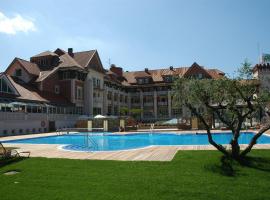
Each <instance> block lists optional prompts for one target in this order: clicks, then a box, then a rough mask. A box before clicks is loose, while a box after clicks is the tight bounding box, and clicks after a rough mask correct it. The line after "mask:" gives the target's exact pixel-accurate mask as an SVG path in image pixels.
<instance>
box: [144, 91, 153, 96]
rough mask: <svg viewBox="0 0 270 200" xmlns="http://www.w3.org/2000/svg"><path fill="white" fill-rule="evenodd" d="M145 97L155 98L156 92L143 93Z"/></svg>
mask: <svg viewBox="0 0 270 200" xmlns="http://www.w3.org/2000/svg"><path fill="white" fill-rule="evenodd" d="M143 95H144V96H153V95H154V92H143Z"/></svg>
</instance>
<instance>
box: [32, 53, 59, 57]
mask: <svg viewBox="0 0 270 200" xmlns="http://www.w3.org/2000/svg"><path fill="white" fill-rule="evenodd" d="M43 56H58V55H57V54H56V53H54V52H51V51H44V52H41V53H39V54H37V55H35V56H32V57H31V58H37V57H43Z"/></svg>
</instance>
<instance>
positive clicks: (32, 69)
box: [6, 57, 40, 76]
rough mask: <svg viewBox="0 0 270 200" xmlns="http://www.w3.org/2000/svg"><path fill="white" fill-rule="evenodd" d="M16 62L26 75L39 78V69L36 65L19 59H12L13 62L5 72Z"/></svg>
mask: <svg viewBox="0 0 270 200" xmlns="http://www.w3.org/2000/svg"><path fill="white" fill-rule="evenodd" d="M16 62H18V63H19V65H20V66H22V67H23V68H24V69H25V70H26V72H27V73H28V74H31V75H33V76H39V73H40V69H39V67H38V65H37V64H35V63H31V62H29V61H27V60H24V59H21V58H17V57H16V58H14V60H13V61H12V62H11V64H10V65H9V66H8V68H7V69H6V71H8V69H9V68H10V67H11V66H12V65H13V64H14V63H16Z"/></svg>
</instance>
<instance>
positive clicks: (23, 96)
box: [7, 75, 71, 104]
mask: <svg viewBox="0 0 270 200" xmlns="http://www.w3.org/2000/svg"><path fill="white" fill-rule="evenodd" d="M7 78H8V79H9V81H10V82H11V83H12V85H13V87H14V88H15V89H16V91H18V94H19V96H18V97H16V99H19V100H28V101H38V102H45V103H61V104H71V102H69V101H68V100H67V99H66V98H65V97H63V96H61V95H57V94H54V93H50V92H44V91H39V90H38V89H37V88H36V87H34V86H33V85H31V84H28V83H24V82H22V81H20V80H19V79H17V78H16V77H11V76H9V75H7Z"/></svg>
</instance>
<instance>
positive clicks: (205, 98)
mask: <svg viewBox="0 0 270 200" xmlns="http://www.w3.org/2000/svg"><path fill="white" fill-rule="evenodd" d="M251 75H252V70H251V65H250V63H248V61H245V62H244V63H243V64H242V67H241V68H240V69H239V70H238V76H237V78H235V79H228V78H221V79H217V80H216V79H186V78H179V79H177V80H176V81H175V85H174V99H175V100H176V104H178V106H186V107H187V108H189V110H190V111H191V112H192V114H193V115H195V116H196V117H197V118H199V120H200V121H201V122H202V123H203V125H204V127H205V129H206V131H207V134H208V140H209V143H210V144H212V145H213V146H214V147H216V148H217V149H218V150H219V151H221V152H222V153H223V154H225V155H226V156H230V157H232V158H236V159H237V158H240V157H242V156H245V155H246V154H247V153H248V152H249V151H250V150H251V149H252V147H253V145H254V144H256V141H257V139H258V138H259V137H260V136H261V135H262V134H263V133H264V132H265V131H266V130H268V129H269V128H270V124H269V123H267V124H265V125H264V126H263V127H262V128H261V129H260V130H259V131H258V133H257V134H256V135H255V136H254V137H253V138H252V140H251V142H250V144H249V145H248V146H247V147H246V149H244V150H243V151H242V152H241V151H240V146H239V143H238V139H239V137H240V134H241V129H242V127H243V125H244V122H245V121H246V119H247V118H252V117H253V116H255V115H259V114H260V113H261V112H264V113H265V111H267V110H266V107H267V103H268V102H269V93H268V92H267V91H263V90H261V89H259V88H260V87H259V82H258V80H253V79H252V76H251ZM198 108H204V109H198ZM213 114H214V115H215V116H217V118H218V119H219V120H220V121H221V122H223V123H224V124H225V125H226V126H227V127H228V128H229V129H230V130H231V131H232V139H231V142H230V145H231V150H230V151H228V149H226V148H225V147H224V146H223V145H221V144H217V143H216V142H215V141H214V140H213V138H212V135H211V124H210V123H209V121H208V120H207V119H208V118H209V116H213Z"/></svg>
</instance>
